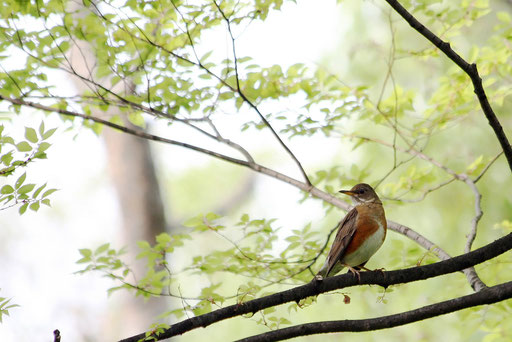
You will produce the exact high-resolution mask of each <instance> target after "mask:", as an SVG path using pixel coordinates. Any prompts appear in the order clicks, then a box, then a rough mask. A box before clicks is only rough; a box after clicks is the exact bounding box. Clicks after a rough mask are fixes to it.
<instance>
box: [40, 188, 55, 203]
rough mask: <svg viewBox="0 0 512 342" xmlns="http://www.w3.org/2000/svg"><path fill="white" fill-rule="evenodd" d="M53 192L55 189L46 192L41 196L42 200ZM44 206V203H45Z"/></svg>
mask: <svg viewBox="0 0 512 342" xmlns="http://www.w3.org/2000/svg"><path fill="white" fill-rule="evenodd" d="M55 191H57V189H49V190H46V191H45V192H44V194H43V196H41V197H42V198H45V197H47V196H49V195H51V194H53V193H54V192H55ZM45 204H46V203H45Z"/></svg>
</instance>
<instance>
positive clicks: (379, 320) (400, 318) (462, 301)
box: [238, 282, 512, 342]
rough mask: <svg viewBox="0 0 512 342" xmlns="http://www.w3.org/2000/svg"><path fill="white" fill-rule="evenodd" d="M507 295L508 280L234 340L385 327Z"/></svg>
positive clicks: (510, 292) (511, 292)
mask: <svg viewBox="0 0 512 342" xmlns="http://www.w3.org/2000/svg"><path fill="white" fill-rule="evenodd" d="M509 298H512V282H508V283H503V284H500V285H496V286H493V287H489V288H486V289H485V290H482V291H480V292H477V293H473V294H470V295H467V296H463V297H458V298H454V299H451V300H447V301H444V302H439V303H436V304H431V305H427V306H424V307H422V308H419V309H415V310H411V311H406V312H401V313H398V314H394V315H389V316H382V317H376V318H370V319H359V320H342V321H341V320H340V321H326V322H315V323H306V324H300V325H296V326H292V327H288V328H284V329H278V330H273V331H269V332H267V333H263V334H259V335H255V336H251V337H247V338H243V339H240V340H238V342H260V341H261V342H270V341H281V340H286V339H289V338H293V337H297V336H306V335H312V334H322V333H332V332H342V331H351V332H357V331H374V330H380V329H388V328H393V327H397V326H401V325H405V324H409V323H414V322H418V321H421V320H424V319H427V318H432V317H437V316H441V315H446V314H448V313H451V312H455V311H459V310H462V309H467V308H471V307H474V306H479V305H485V304H493V303H497V302H500V301H502V300H505V299H509Z"/></svg>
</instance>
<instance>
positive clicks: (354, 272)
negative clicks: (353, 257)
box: [345, 265, 361, 282]
mask: <svg viewBox="0 0 512 342" xmlns="http://www.w3.org/2000/svg"><path fill="white" fill-rule="evenodd" d="M345 266H346V267H347V268H348V270H349V271H350V272H352V274H353V275H354V276H357V280H358V281H359V282H361V274H360V272H359V271H358V270H356V269H355V268H354V267H352V266H349V265H345Z"/></svg>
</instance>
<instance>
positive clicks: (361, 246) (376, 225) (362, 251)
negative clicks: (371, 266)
mask: <svg viewBox="0 0 512 342" xmlns="http://www.w3.org/2000/svg"><path fill="white" fill-rule="evenodd" d="M356 209H357V218H356V227H357V228H356V231H355V233H354V236H353V238H352V240H351V242H350V243H349V245H348V246H347V249H346V250H345V253H344V257H343V258H342V259H344V261H343V262H345V263H347V264H352V263H356V264H355V265H350V266H358V265H359V264H361V263H364V262H366V261H368V259H369V258H370V257H371V256H372V255H373V254H374V253H375V252H376V251H377V250H378V249H379V248H380V246H381V245H382V243H383V242H384V239H385V238H386V230H387V225H386V217H385V214H384V209H383V208H382V205H380V204H364V205H359V206H357V207H356ZM363 259H366V260H363ZM350 261H353V262H350Z"/></svg>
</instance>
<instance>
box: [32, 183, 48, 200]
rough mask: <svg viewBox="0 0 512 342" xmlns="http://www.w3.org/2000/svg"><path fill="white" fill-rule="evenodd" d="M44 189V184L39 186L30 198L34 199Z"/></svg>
mask: <svg viewBox="0 0 512 342" xmlns="http://www.w3.org/2000/svg"><path fill="white" fill-rule="evenodd" d="M45 187H46V183H45V184H43V185H41V186H40V187H39V188H37V190H36V191H35V192H34V194H33V195H32V198H36V197H37V195H39V193H40V192H41V191H42V190H43V189H44V188H45Z"/></svg>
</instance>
